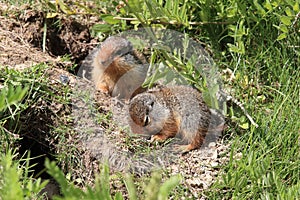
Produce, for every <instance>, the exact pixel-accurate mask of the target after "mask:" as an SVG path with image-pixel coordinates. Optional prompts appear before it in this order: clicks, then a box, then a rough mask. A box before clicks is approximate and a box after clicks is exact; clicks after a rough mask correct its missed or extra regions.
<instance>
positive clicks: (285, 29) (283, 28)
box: [279, 24, 289, 33]
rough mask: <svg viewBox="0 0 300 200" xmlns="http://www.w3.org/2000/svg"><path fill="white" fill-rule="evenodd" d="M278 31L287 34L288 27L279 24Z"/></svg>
mask: <svg viewBox="0 0 300 200" xmlns="http://www.w3.org/2000/svg"><path fill="white" fill-rule="evenodd" d="M279 30H281V31H282V32H283V33H288V32H289V30H288V27H287V26H286V25H284V24H281V25H280V26H279Z"/></svg>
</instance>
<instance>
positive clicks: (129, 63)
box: [91, 36, 148, 99]
mask: <svg viewBox="0 0 300 200" xmlns="http://www.w3.org/2000/svg"><path fill="white" fill-rule="evenodd" d="M147 70H148V65H147V64H146V62H145V60H144V58H143V57H141V55H140V54H138V53H137V51H135V50H133V46H132V44H131V42H130V41H129V40H127V39H125V38H122V37H116V36H112V37H109V38H107V39H106V40H105V41H104V42H103V43H102V44H101V46H100V47H99V48H98V50H97V51H96V52H95V54H94V56H93V61H92V72H91V74H92V80H93V81H94V83H95V85H96V89H98V90H100V91H102V92H106V93H109V94H110V95H112V96H119V97H120V98H126V99H129V98H131V97H132V96H134V95H135V93H140V92H141V91H143V90H142V89H141V87H140V86H141V85H142V83H143V82H144V80H145V78H146V74H147ZM139 90H141V91H139Z"/></svg>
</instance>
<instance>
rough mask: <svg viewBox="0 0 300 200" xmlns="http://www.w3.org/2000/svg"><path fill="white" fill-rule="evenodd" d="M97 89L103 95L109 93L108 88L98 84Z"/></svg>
mask: <svg viewBox="0 0 300 200" xmlns="http://www.w3.org/2000/svg"><path fill="white" fill-rule="evenodd" d="M97 89H98V90H100V91H101V92H103V93H109V88H108V86H107V85H106V84H98V85H97Z"/></svg>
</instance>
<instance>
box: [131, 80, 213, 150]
mask: <svg viewBox="0 0 300 200" xmlns="http://www.w3.org/2000/svg"><path fill="white" fill-rule="evenodd" d="M129 115H130V119H131V120H132V121H131V122H130V125H131V128H132V131H133V132H134V133H142V134H147V135H152V140H155V141H164V140H166V139H168V138H171V137H175V136H176V135H177V134H179V135H180V136H181V137H182V138H183V139H184V140H185V141H186V142H187V143H188V145H182V146H179V149H180V150H181V151H183V152H188V151H190V150H193V149H197V148H200V147H201V145H202V144H203V141H204V138H205V136H206V133H207V131H208V128H209V125H210V121H211V112H210V110H209V108H208V106H207V105H206V104H205V102H204V101H203V98H202V94H201V93H200V92H199V91H198V90H196V89H193V88H192V87H189V86H172V87H162V88H159V89H157V90H153V91H148V92H145V93H142V94H138V95H137V96H135V97H134V98H133V99H132V100H131V102H130V104H129Z"/></svg>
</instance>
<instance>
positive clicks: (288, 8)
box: [285, 7, 294, 17]
mask: <svg viewBox="0 0 300 200" xmlns="http://www.w3.org/2000/svg"><path fill="white" fill-rule="evenodd" d="M285 13H286V14H287V16H289V17H291V16H293V15H294V12H293V11H292V10H291V9H290V7H286V8H285Z"/></svg>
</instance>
